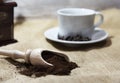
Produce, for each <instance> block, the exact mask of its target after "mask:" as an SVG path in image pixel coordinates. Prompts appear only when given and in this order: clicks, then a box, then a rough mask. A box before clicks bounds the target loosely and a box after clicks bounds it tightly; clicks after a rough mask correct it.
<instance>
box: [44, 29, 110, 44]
mask: <svg viewBox="0 0 120 83" xmlns="http://www.w3.org/2000/svg"><path fill="white" fill-rule="evenodd" d="M44 35H45V37H46V38H47V39H49V40H51V41H54V42H58V43H62V44H65V45H80V44H92V43H97V42H100V41H103V40H105V39H106V38H107V37H108V33H107V32H105V31H104V30H102V29H100V28H95V31H94V34H93V35H92V38H91V40H90V41H66V40H60V39H58V27H54V28H51V29H49V30H47V31H46V32H45V33H44Z"/></svg>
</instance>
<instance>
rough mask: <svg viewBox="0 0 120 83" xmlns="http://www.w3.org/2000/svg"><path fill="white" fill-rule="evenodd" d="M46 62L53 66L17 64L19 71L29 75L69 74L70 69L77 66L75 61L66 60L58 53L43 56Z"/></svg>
mask: <svg viewBox="0 0 120 83" xmlns="http://www.w3.org/2000/svg"><path fill="white" fill-rule="evenodd" d="M43 58H44V59H45V60H46V61H47V62H49V63H51V64H53V65H54V66H53V67H42V66H33V65H31V64H24V66H18V67H17V68H18V69H19V73H21V74H23V75H27V76H30V77H40V76H46V75H69V74H70V72H71V70H72V69H74V68H76V67H78V66H77V64H76V63H74V62H69V61H67V60H66V59H65V58H64V57H61V56H58V55H54V56H53V55H49V54H48V56H46V57H43Z"/></svg>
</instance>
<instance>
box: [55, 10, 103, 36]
mask: <svg viewBox="0 0 120 83" xmlns="http://www.w3.org/2000/svg"><path fill="white" fill-rule="evenodd" d="M57 14H58V22H59V30H58V35H59V37H64V38H67V37H68V36H72V37H74V36H76V35H80V36H82V37H88V38H91V36H92V34H93V31H94V29H95V28H96V27H99V26H100V25H101V24H102V23H103V20H104V17H103V15H102V14H101V13H100V12H97V11H95V10H91V9H85V8H64V9H60V10H58V11H57ZM96 15H99V16H100V20H99V22H97V23H96V24H94V20H95V16H96Z"/></svg>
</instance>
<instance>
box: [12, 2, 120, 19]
mask: <svg viewBox="0 0 120 83" xmlns="http://www.w3.org/2000/svg"><path fill="white" fill-rule="evenodd" d="M14 1H15V2H17V4H18V6H17V7H16V8H15V17H17V16H24V17H29V18H30V17H56V11H57V10H58V9H61V8H66V7H78V8H90V9H95V10H99V11H100V10H104V9H108V8H120V0H14Z"/></svg>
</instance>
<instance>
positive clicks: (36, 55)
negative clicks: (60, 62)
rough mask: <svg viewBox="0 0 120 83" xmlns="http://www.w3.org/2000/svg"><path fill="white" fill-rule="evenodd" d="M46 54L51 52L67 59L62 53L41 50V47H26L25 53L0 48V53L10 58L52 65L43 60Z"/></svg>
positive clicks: (33, 63) (35, 63)
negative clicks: (32, 48) (31, 48)
mask: <svg viewBox="0 0 120 83" xmlns="http://www.w3.org/2000/svg"><path fill="white" fill-rule="evenodd" d="M46 54H53V55H58V56H62V57H64V58H65V59H66V60H67V61H69V58H68V57H67V56H66V55H65V54H62V53H59V52H54V51H50V50H43V49H34V50H30V49H28V50H27V51H26V52H25V53H24V52H21V51H19V50H3V49H0V55H5V56H9V57H11V58H12V59H24V60H25V61H26V62H27V63H31V64H32V65H41V66H45V67H49V66H54V65H53V64H51V63H48V62H47V61H45V59H44V58H43V57H45V56H46V57H47V56H48V55H46Z"/></svg>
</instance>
